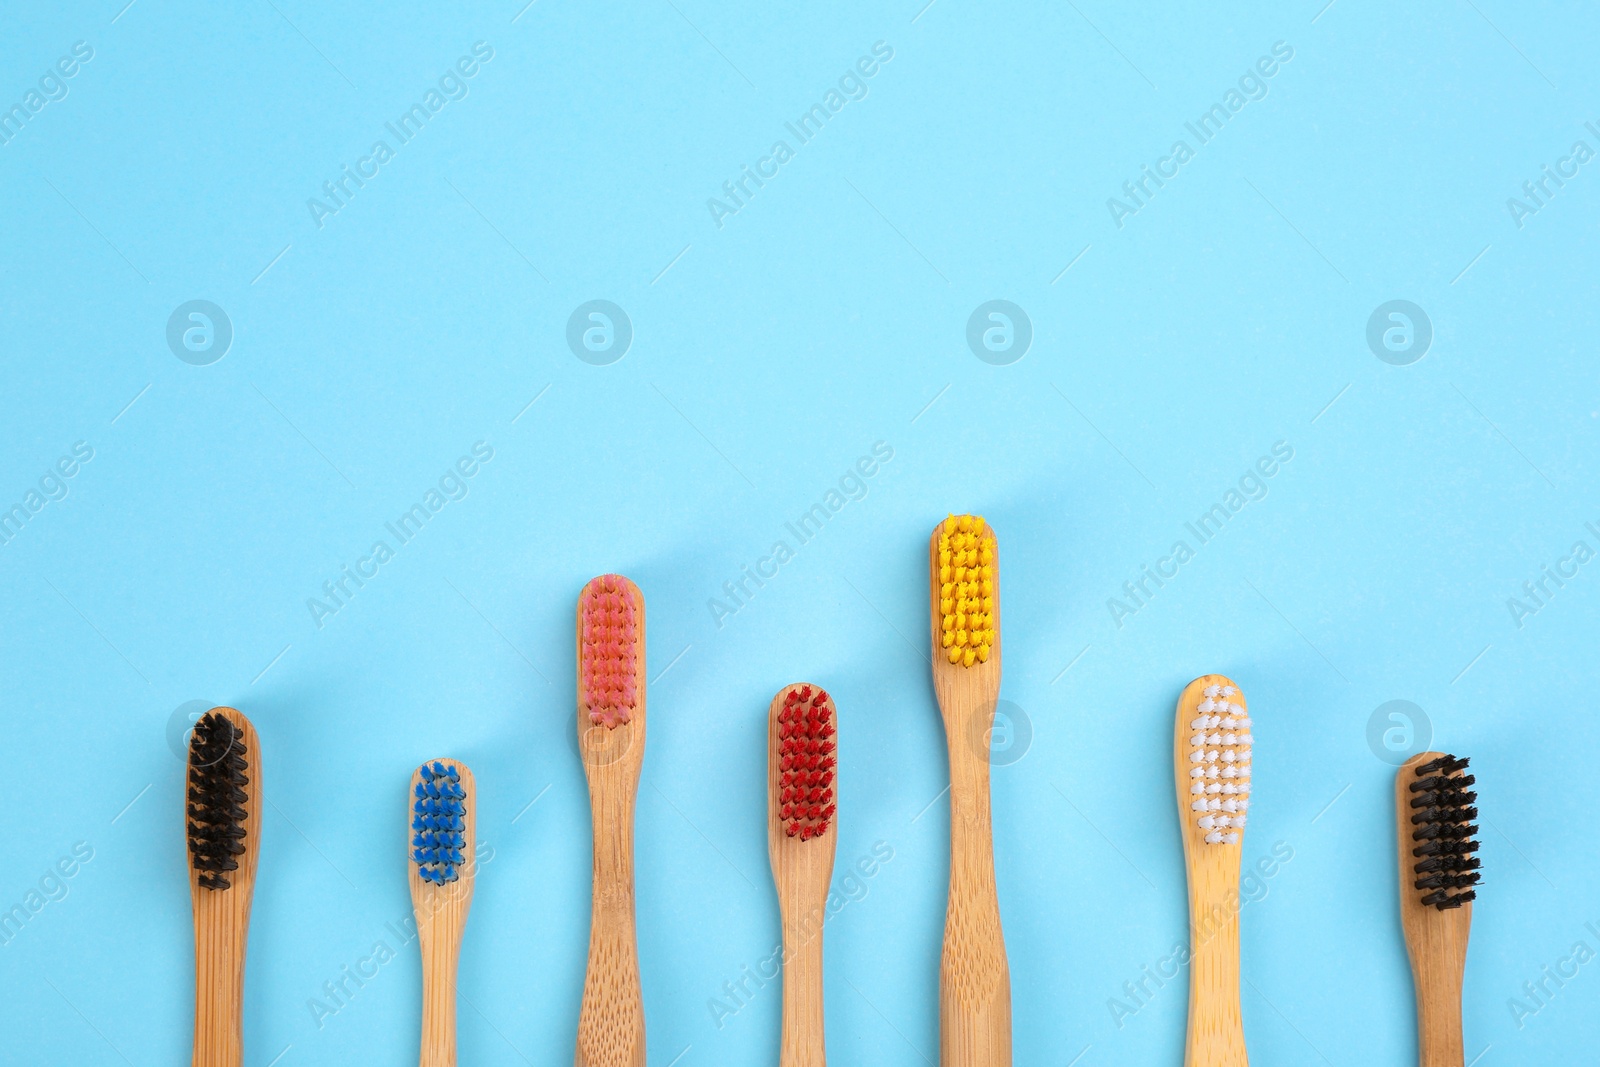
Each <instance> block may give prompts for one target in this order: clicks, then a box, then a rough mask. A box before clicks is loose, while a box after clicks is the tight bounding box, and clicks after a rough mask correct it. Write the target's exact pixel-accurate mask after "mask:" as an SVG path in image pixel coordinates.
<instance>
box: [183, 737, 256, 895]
mask: <svg viewBox="0 0 1600 1067" xmlns="http://www.w3.org/2000/svg"><path fill="white" fill-rule="evenodd" d="M246 751H247V750H246V748H245V745H244V740H243V738H242V736H241V735H240V731H239V730H238V728H237V727H235V726H234V724H233V723H232V721H230V720H229V719H228V718H227V717H226V716H223V715H219V714H217V713H216V712H215V711H208V712H206V713H205V714H204V715H202V716H201V717H200V721H199V722H196V723H195V724H194V734H193V736H191V737H190V739H189V820H188V822H189V856H190V862H191V863H192V864H193V866H194V869H195V870H196V871H198V872H199V881H200V885H202V886H204V887H205V888H206V889H227V888H229V886H230V885H232V883H231V882H230V881H229V880H228V877H227V876H228V872H230V871H236V870H238V869H239V861H238V859H237V857H239V856H242V855H243V854H244V851H245V846H244V839H245V828H244V826H243V823H244V822H245V820H247V819H248V818H249V817H250V812H249V811H248V810H247V808H246V806H245V805H246V804H247V803H248V802H249V794H248V793H246V792H245V786H247V785H249V784H250V779H249V778H248V777H246V775H245V771H246V770H247V769H248V767H247V765H246V763H245V754H246Z"/></svg>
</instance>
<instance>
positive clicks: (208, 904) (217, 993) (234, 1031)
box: [193, 887, 250, 1067]
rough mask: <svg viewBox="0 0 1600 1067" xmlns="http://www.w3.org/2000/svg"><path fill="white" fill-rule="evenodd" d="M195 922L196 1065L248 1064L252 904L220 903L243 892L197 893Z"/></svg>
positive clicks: (235, 1066)
mask: <svg viewBox="0 0 1600 1067" xmlns="http://www.w3.org/2000/svg"><path fill="white" fill-rule="evenodd" d="M195 892H196V894H197V899H196V909H197V913H196V915H195V924H194V1061H193V1062H194V1067H242V1065H243V1063H244V1027H243V1021H244V960H245V945H246V941H247V939H248V938H249V935H250V910H249V909H250V905H249V900H248V898H246V899H245V901H244V908H243V914H242V916H241V915H240V914H239V911H240V909H239V908H237V907H233V906H231V905H233V904H234V903H235V902H234V901H232V900H220V899H215V898H221V897H226V896H229V895H230V894H233V893H240V892H243V890H241V889H239V888H237V887H235V888H234V889H229V890H216V891H213V890H209V889H197V890H196V891H195Z"/></svg>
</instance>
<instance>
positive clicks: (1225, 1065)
mask: <svg viewBox="0 0 1600 1067" xmlns="http://www.w3.org/2000/svg"><path fill="white" fill-rule="evenodd" d="M1213 685H1217V686H1230V685H1234V683H1233V682H1232V681H1231V680H1230V679H1228V678H1226V677H1224V676H1223V675H1220V674H1206V675H1202V676H1201V677H1199V678H1196V679H1195V680H1194V681H1192V682H1190V683H1189V684H1188V686H1186V687H1185V688H1184V690H1183V693H1182V695H1181V696H1180V697H1179V698H1178V708H1177V713H1176V716H1175V719H1174V728H1173V770H1174V775H1175V780H1176V783H1177V796H1178V819H1179V825H1180V826H1181V827H1182V835H1181V836H1182V837H1183V859H1184V865H1185V867H1186V868H1187V870H1188V879H1189V1026H1188V1031H1187V1037H1186V1040H1185V1046H1184V1059H1183V1062H1184V1067H1247V1064H1248V1063H1249V1062H1250V1061H1249V1057H1248V1055H1247V1054H1246V1052H1245V1042H1244V1016H1243V1012H1242V1010H1241V1008H1240V1004H1239V900H1240V897H1239V864H1240V859H1241V856H1242V855H1243V852H1244V835H1243V834H1240V838H1239V840H1238V841H1237V842H1235V843H1233V844H1208V843H1206V841H1205V832H1204V831H1203V830H1201V829H1200V828H1199V826H1198V825H1197V824H1196V820H1195V813H1194V812H1193V811H1191V810H1190V806H1189V805H1190V793H1189V786H1190V778H1189V768H1190V762H1189V738H1190V735H1191V734H1192V733H1193V731H1192V730H1191V728H1190V726H1189V724H1190V722H1191V721H1193V719H1194V718H1195V716H1196V715H1197V714H1198V710H1197V709H1198V707H1199V704H1200V701H1201V699H1202V691H1203V690H1204V689H1205V688H1206V687H1208V686H1213ZM1234 688H1235V689H1237V688H1238V686H1234ZM1228 699H1229V700H1230V701H1232V702H1234V703H1237V704H1239V705H1240V706H1242V707H1243V708H1244V709H1245V714H1246V715H1248V714H1249V704H1248V703H1247V701H1246V699H1245V696H1244V693H1243V692H1242V691H1241V692H1239V693H1236V694H1235V695H1234V696H1232V697H1229V698H1228Z"/></svg>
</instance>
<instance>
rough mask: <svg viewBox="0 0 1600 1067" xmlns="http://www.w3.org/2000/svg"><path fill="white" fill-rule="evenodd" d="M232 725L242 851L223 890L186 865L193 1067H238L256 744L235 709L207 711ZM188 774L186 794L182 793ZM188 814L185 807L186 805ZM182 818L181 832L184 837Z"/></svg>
mask: <svg viewBox="0 0 1600 1067" xmlns="http://www.w3.org/2000/svg"><path fill="white" fill-rule="evenodd" d="M211 713H215V714H217V715H221V716H223V717H224V718H226V719H227V720H228V721H229V722H231V723H233V725H234V728H235V729H236V730H237V731H238V739H239V741H241V742H242V743H243V744H244V746H245V755H244V760H245V771H244V773H245V776H246V777H248V778H249V782H247V783H246V784H245V787H244V791H245V794H246V800H245V803H244V809H245V819H244V822H243V824H242V825H243V827H244V830H245V836H244V848H245V850H244V852H243V854H241V855H239V856H238V857H236V859H237V861H238V864H239V869H238V870H236V871H230V872H228V881H229V882H230V883H231V885H230V887H229V888H227V889H206V888H203V887H202V886H201V885H200V879H199V874H198V872H197V871H196V870H195V868H194V864H193V863H192V862H190V863H189V864H188V867H189V896H190V899H191V901H192V903H193V905H194V993H195V1003H194V1059H193V1065H194V1067H243V1064H244V965H245V954H246V949H247V947H248V943H249V939H250V904H251V900H252V898H253V897H254V895H255V884H256V865H257V858H258V856H259V854H260V851H261V743H260V741H259V739H258V738H257V737H256V730H255V727H254V726H252V725H251V723H250V720H249V719H247V718H245V717H244V715H243V713H241V712H240V711H238V710H237V709H235V708H212V709H211ZM187 777H188V776H187V772H185V782H186V784H185V793H186V794H187V788H188V787H187ZM185 810H186V811H187V804H186V805H185ZM187 826H188V822H187V815H186V816H185V829H186V832H187Z"/></svg>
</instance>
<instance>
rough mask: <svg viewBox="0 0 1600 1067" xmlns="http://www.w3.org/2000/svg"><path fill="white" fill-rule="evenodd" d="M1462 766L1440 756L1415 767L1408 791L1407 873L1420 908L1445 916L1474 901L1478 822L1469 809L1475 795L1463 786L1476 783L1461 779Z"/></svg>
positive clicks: (1465, 777) (1467, 776) (1459, 761)
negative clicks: (1412, 859) (1419, 896)
mask: <svg viewBox="0 0 1600 1067" xmlns="http://www.w3.org/2000/svg"><path fill="white" fill-rule="evenodd" d="M1467 763H1468V761H1467V760H1466V759H1457V758H1456V757H1455V756H1441V757H1439V758H1438V759H1434V760H1429V761H1428V762H1427V763H1423V764H1419V765H1418V766H1417V768H1416V779H1417V780H1416V781H1414V782H1412V783H1411V785H1410V788H1409V791H1410V793H1411V794H1412V796H1411V807H1412V808H1414V809H1416V813H1415V814H1413V815H1412V816H1411V825H1412V826H1415V827H1416V829H1415V830H1413V831H1412V832H1411V839H1412V841H1414V842H1416V844H1415V846H1414V847H1413V848H1412V849H1411V855H1412V856H1414V857H1416V859H1417V862H1416V863H1415V864H1413V865H1412V868H1411V869H1412V871H1413V872H1414V873H1415V874H1416V875H1417V879H1416V881H1415V882H1414V883H1413V888H1415V889H1416V890H1417V891H1418V892H1419V893H1421V894H1422V905H1423V906H1424V907H1428V906H1429V905H1431V906H1433V907H1435V908H1438V909H1439V910H1440V911H1447V910H1449V909H1451V908H1459V907H1461V905H1463V904H1465V903H1467V902H1468V901H1471V900H1475V899H1477V896H1478V893H1477V891H1476V890H1474V889H1471V888H1469V887H1470V886H1475V885H1477V884H1478V867H1479V863H1478V857H1476V856H1474V855H1473V853H1474V852H1476V851H1478V842H1477V840H1476V837H1475V835H1476V834H1477V832H1478V828H1477V826H1476V825H1474V824H1473V822H1472V820H1473V819H1476V818H1477V817H1478V809H1477V808H1476V807H1474V806H1473V804H1474V802H1475V801H1476V800H1477V799H1478V794H1477V793H1475V792H1473V791H1472V790H1471V789H1470V788H1468V787H1469V786H1471V785H1472V784H1473V783H1474V782H1476V781H1477V779H1476V778H1474V777H1473V776H1472V775H1470V774H1462V773H1461V772H1462V771H1464V770H1466V767H1467ZM1455 890H1460V892H1453V891H1455Z"/></svg>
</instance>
